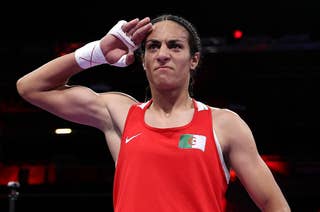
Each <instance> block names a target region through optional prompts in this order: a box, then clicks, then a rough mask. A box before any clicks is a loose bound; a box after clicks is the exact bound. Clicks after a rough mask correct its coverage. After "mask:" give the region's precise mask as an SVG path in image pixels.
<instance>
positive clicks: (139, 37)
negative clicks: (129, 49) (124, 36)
mask: <svg viewBox="0 0 320 212" xmlns="http://www.w3.org/2000/svg"><path fill="white" fill-rule="evenodd" d="M152 30H153V26H152V24H151V23H148V24H146V25H144V26H143V27H140V28H139V29H137V30H136V31H135V32H134V34H133V35H132V36H131V40H132V41H133V42H134V43H135V44H137V45H138V44H140V43H141V42H142V41H143V39H145V37H146V36H147V35H148V34H149V33H150V32H151V31H152Z"/></svg>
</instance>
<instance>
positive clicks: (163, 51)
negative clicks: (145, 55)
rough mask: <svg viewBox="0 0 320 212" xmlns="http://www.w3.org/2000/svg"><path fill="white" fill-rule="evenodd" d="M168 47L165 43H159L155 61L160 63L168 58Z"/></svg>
mask: <svg viewBox="0 0 320 212" xmlns="http://www.w3.org/2000/svg"><path fill="white" fill-rule="evenodd" d="M169 50H170V49H168V47H167V46H166V45H161V47H160V48H159V51H158V55H157V61H158V62H160V63H165V62H167V61H168V60H169V59H170V52H169Z"/></svg>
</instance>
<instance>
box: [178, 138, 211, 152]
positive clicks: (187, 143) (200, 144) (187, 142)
mask: <svg viewBox="0 0 320 212" xmlns="http://www.w3.org/2000/svg"><path fill="white" fill-rule="evenodd" d="M205 147H206V136H203V135H193V134H183V135H181V136H180V140H179V148H181V149H200V150H202V151H204V149H205Z"/></svg>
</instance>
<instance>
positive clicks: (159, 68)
mask: <svg viewBox="0 0 320 212" xmlns="http://www.w3.org/2000/svg"><path fill="white" fill-rule="evenodd" d="M161 69H172V68H171V67H169V66H159V67H157V68H155V70H161Z"/></svg>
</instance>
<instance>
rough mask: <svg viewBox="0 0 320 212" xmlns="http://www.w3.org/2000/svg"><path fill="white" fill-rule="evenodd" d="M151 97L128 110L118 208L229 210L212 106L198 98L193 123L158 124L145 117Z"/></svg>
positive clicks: (119, 211) (136, 211) (137, 211)
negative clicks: (178, 125) (157, 126)
mask: <svg viewBox="0 0 320 212" xmlns="http://www.w3.org/2000/svg"><path fill="white" fill-rule="evenodd" d="M151 102H152V100H150V101H148V102H145V103H139V104H136V105H133V106H132V107H131V108H130V110H129V113H128V116H127V120H126V123H125V128H124V132H123V135H122V140H121V147H120V152H119V156H118V161H117V166H116V170H115V176H114V188H113V189H114V190H113V198H114V199H113V204H114V211H115V212H166V211H170V212H173V211H174V212H180V211H181V212H215V211H225V207H226V198H225V193H226V190H227V185H228V182H229V172H228V170H227V168H226V166H225V164H224V161H223V157H222V153H221V149H220V146H219V143H218V142H217V141H216V138H215V134H214V131H213V128H212V113H211V109H210V108H209V107H208V106H207V105H205V104H203V103H201V102H198V101H195V100H193V102H194V108H195V110H194V115H193V118H192V120H191V122H190V123H188V124H187V125H184V126H181V127H174V128H154V127H151V126H149V125H147V124H146V123H145V122H144V115H145V111H146V109H147V108H148V107H149V106H150V104H151Z"/></svg>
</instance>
